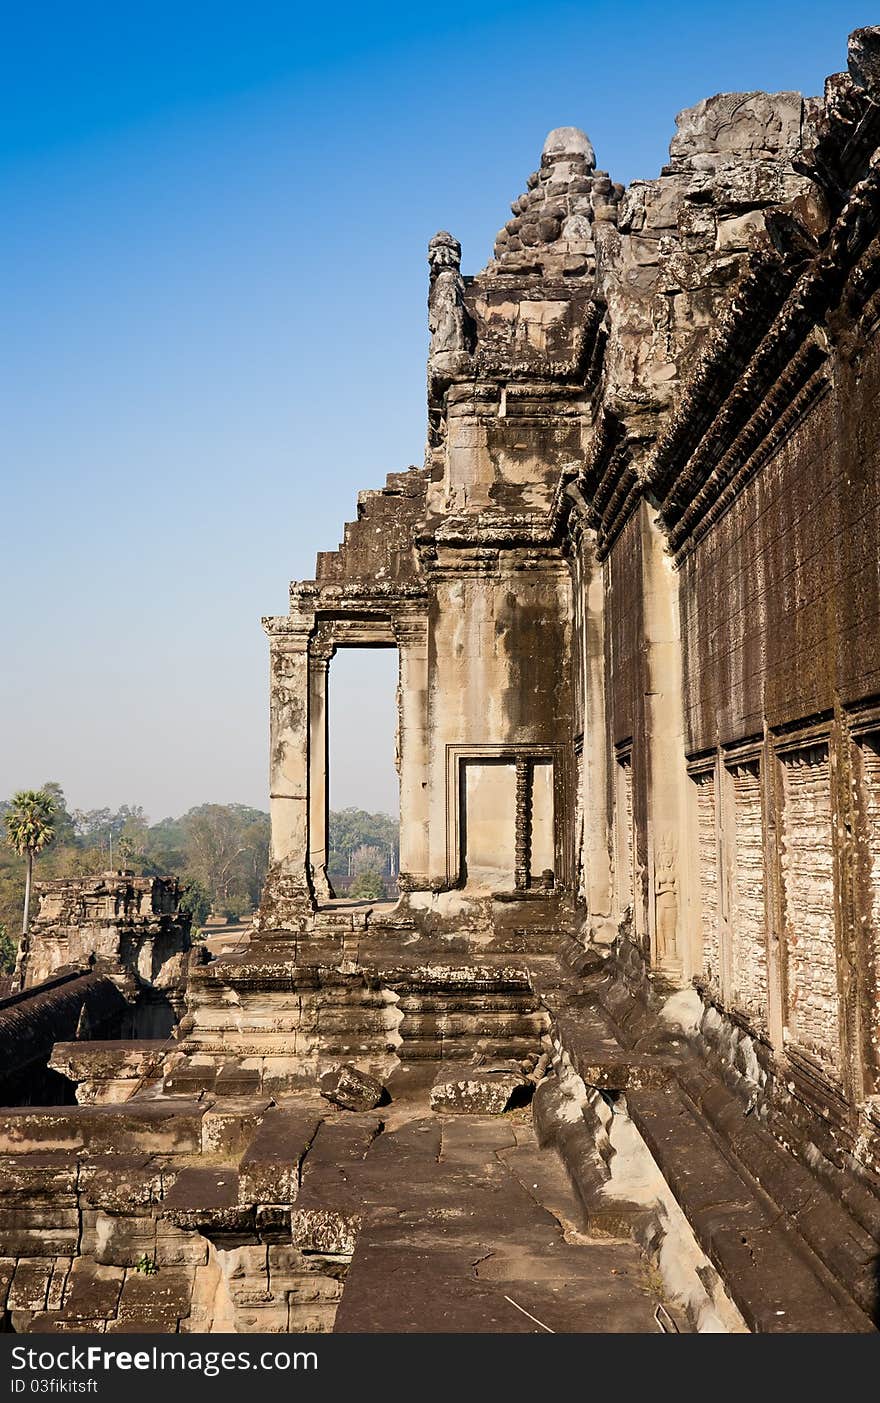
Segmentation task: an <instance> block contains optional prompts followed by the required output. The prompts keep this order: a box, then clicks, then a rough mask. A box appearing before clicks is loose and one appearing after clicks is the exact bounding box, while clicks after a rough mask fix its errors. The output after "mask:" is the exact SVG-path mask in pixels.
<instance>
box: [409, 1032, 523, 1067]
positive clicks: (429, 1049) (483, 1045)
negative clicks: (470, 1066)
mask: <svg viewBox="0 0 880 1403" xmlns="http://www.w3.org/2000/svg"><path fill="white" fill-rule="evenodd" d="M539 1050H540V1042H539V1041H538V1040H537V1039H535V1038H534V1037H532V1038H457V1039H456V1038H450V1039H449V1040H448V1041H447V1040H446V1039H440V1038H414V1039H412V1041H407V1040H405V1041H404V1042H402V1043H401V1045H400V1047H399V1048H398V1052H397V1055H398V1057H399V1058H400V1060H401V1062H451V1061H456V1062H457V1061H459V1060H461V1061H463V1062H468V1061H471V1060H473V1059H474V1058H477V1057H510V1058H515V1059H516V1060H518V1061H519V1060H522V1059H523V1058H525V1057H528V1056H530V1055H531V1056H534V1054H535V1053H536V1052H538V1051H539Z"/></svg>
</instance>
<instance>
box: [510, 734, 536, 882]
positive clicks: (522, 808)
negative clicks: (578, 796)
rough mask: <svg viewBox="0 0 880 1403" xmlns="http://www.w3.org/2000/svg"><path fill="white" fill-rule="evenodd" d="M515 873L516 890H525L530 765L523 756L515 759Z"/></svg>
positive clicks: (529, 840) (529, 838)
mask: <svg viewBox="0 0 880 1403" xmlns="http://www.w3.org/2000/svg"><path fill="white" fill-rule="evenodd" d="M515 843H516V848H515V859H514V861H515V875H514V881H515V884H516V889H517V891H527V890H528V887H529V883H530V881H531V875H532V874H531V852H532V766H531V762H530V761H529V760H527V759H525V758H523V757H521V756H520V757H517V761H516V838H515Z"/></svg>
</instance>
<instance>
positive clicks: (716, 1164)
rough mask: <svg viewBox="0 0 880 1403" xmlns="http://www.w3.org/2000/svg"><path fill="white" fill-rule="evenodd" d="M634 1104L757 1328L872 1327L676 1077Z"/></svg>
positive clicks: (635, 1096)
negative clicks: (759, 1191) (724, 1146)
mask: <svg viewBox="0 0 880 1403" xmlns="http://www.w3.org/2000/svg"><path fill="white" fill-rule="evenodd" d="M627 1107H628V1109H629V1113H630V1115H631V1117H632V1119H633V1121H634V1123H635V1125H636V1127H637V1129H638V1130H639V1132H640V1134H641V1135H642V1137H643V1139H644V1140H645V1142H646V1144H647V1146H648V1148H649V1150H650V1151H651V1153H652V1155H653V1156H654V1158H655V1160H656V1161H657V1163H658V1165H659V1166H660V1169H661V1171H662V1173H663V1175H664V1177H665V1179H666V1180H667V1182H668V1184H669V1186H670V1188H671V1189H672V1192H673V1193H674V1194H675V1197H676V1198H677V1200H678V1202H679V1204H680V1205H681V1207H682V1209H683V1211H684V1213H685V1216H686V1217H687V1219H688V1222H689V1223H690V1225H691V1227H692V1228H693V1230H694V1234H695V1236H696V1238H697V1241H698V1242H699V1244H700V1246H701V1247H702V1249H703V1251H704V1252H705V1253H706V1256H707V1257H708V1258H709V1259H710V1261H711V1262H712V1263H713V1264H714V1266H715V1267H716V1268H717V1270H718V1272H719V1273H720V1275H721V1277H722V1280H723V1281H724V1284H725V1287H726V1288H727V1291H728V1292H729V1294H730V1296H731V1297H732V1299H733V1300H734V1301H735V1302H736V1305H737V1307H738V1309H739V1310H740V1311H741V1313H742V1315H743V1317H744V1319H745V1321H746V1323H747V1324H748V1325H749V1328H750V1329H752V1330H754V1331H756V1332H757V1333H760V1334H766V1333H772V1334H779V1333H809V1334H815V1333H823V1334H825V1333H838V1332H847V1333H852V1332H855V1333H860V1334H861V1333H868V1332H872V1331H873V1329H874V1327H873V1325H872V1323H871V1321H870V1319H869V1318H868V1316H867V1315H866V1314H864V1312H863V1311H862V1310H860V1309H859V1308H858V1307H857V1306H856V1305H855V1304H854V1303H853V1302H852V1300H851V1299H850V1298H848V1295H847V1293H845V1292H844V1290H843V1289H842V1288H841V1287H840V1285H839V1283H838V1282H837V1281H835V1280H834V1278H833V1277H832V1276H831V1273H829V1272H828V1271H826V1270H825V1269H824V1268H823V1265H822V1263H821V1262H820V1260H819V1258H818V1257H816V1256H815V1255H814V1254H813V1253H812V1252H811V1251H810V1249H809V1247H808V1246H807V1244H806V1242H804V1241H803V1239H802V1238H800V1237H799V1236H798V1235H797V1234H796V1233H795V1232H788V1231H786V1228H785V1226H784V1222H785V1219H784V1217H782V1216H781V1215H780V1213H779V1212H778V1210H777V1209H776V1208H775V1207H773V1206H771V1205H766V1204H765V1203H762V1202H761V1200H760V1198H759V1197H758V1196H757V1195H756V1194H755V1191H754V1189H753V1188H752V1186H751V1185H750V1184H749V1183H748V1181H747V1179H745V1178H744V1177H743V1175H742V1174H741V1173H740V1172H738V1170H737V1168H736V1167H735V1166H734V1164H733V1162H732V1161H731V1160H730V1159H729V1158H728V1157H727V1156H726V1155H725V1154H724V1153H723V1152H722V1150H721V1149H720V1147H719V1145H718V1143H717V1141H716V1139H715V1137H714V1136H713V1134H712V1132H711V1131H710V1130H709V1128H708V1127H707V1126H706V1125H705V1124H704V1123H702V1122H701V1121H699V1120H698V1119H697V1117H696V1116H695V1115H694V1114H693V1113H692V1111H691V1110H690V1108H689V1106H688V1105H687V1103H686V1101H685V1099H684V1098H683V1096H682V1094H681V1092H680V1090H679V1089H678V1087H677V1085H675V1083H674V1082H673V1083H672V1084H671V1085H670V1086H669V1087H668V1088H667V1089H666V1090H643V1091H631V1092H629V1093H628V1094H627Z"/></svg>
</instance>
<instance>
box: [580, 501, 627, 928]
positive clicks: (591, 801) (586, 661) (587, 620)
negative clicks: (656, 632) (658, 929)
mask: <svg viewBox="0 0 880 1403" xmlns="http://www.w3.org/2000/svg"><path fill="white" fill-rule="evenodd" d="M575 502H576V506H577V507H578V508H579V510H578V511H577V514H576V516H575V519H574V520H573V522H572V525H571V527H570V529H571V534H572V540H573V543H574V547H575V550H576V552H577V557H576V568H577V582H578V588H579V589H580V593H581V599H582V610H583V615H582V629H583V633H582V639H581V659H582V664H583V697H584V719H583V725H584V744H583V755H582V757H581V767H580V774H579V775H578V784H579V786H580V810H581V813H582V814H583V824H584V836H583V865H584V874H583V881H584V895H585V897H586V902H587V917H586V922H585V926H584V934H585V935H586V937H587V939H588V940H591V941H594V942H596V943H598V944H603V945H610V944H611V943H612V941H613V940H614V938H615V936H616V934H617V922H616V920H615V918H614V895H613V881H612V875H611V791H610V780H609V774H608V721H607V716H606V711H605V578H604V571H603V566H602V565H601V563H600V562H599V561H598V560H597V559H596V552H595V535H594V533H593V531H591V530H590V529H589V527H588V525H587V507H586V504H585V503H584V501H583V498H580V497H579V494H578V496H576V497H575Z"/></svg>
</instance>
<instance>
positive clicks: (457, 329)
mask: <svg viewBox="0 0 880 1403" xmlns="http://www.w3.org/2000/svg"><path fill="white" fill-rule="evenodd" d="M428 263H429V265H430V269H431V282H430V286H429V289H428V330H429V331H430V333H431V349H430V351H429V352H428V363H429V365H430V367H431V369H432V370H439V371H441V372H442V371H443V370H445V369H447V368H450V369H451V368H452V367H451V363H450V362H451V358H452V357H454V356H457V355H458V354H459V353H460V352H461V351H466V350H467V338H466V333H465V310H464V282H463V280H462V276H461V244H460V243H459V242H458V239H454V238H453V237H452V235H451V234H447V233H445V232H443V231H441V232H440V233H439V234H435V235H434V237H433V239H432V240H431V242H430V243H429V244H428Z"/></svg>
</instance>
